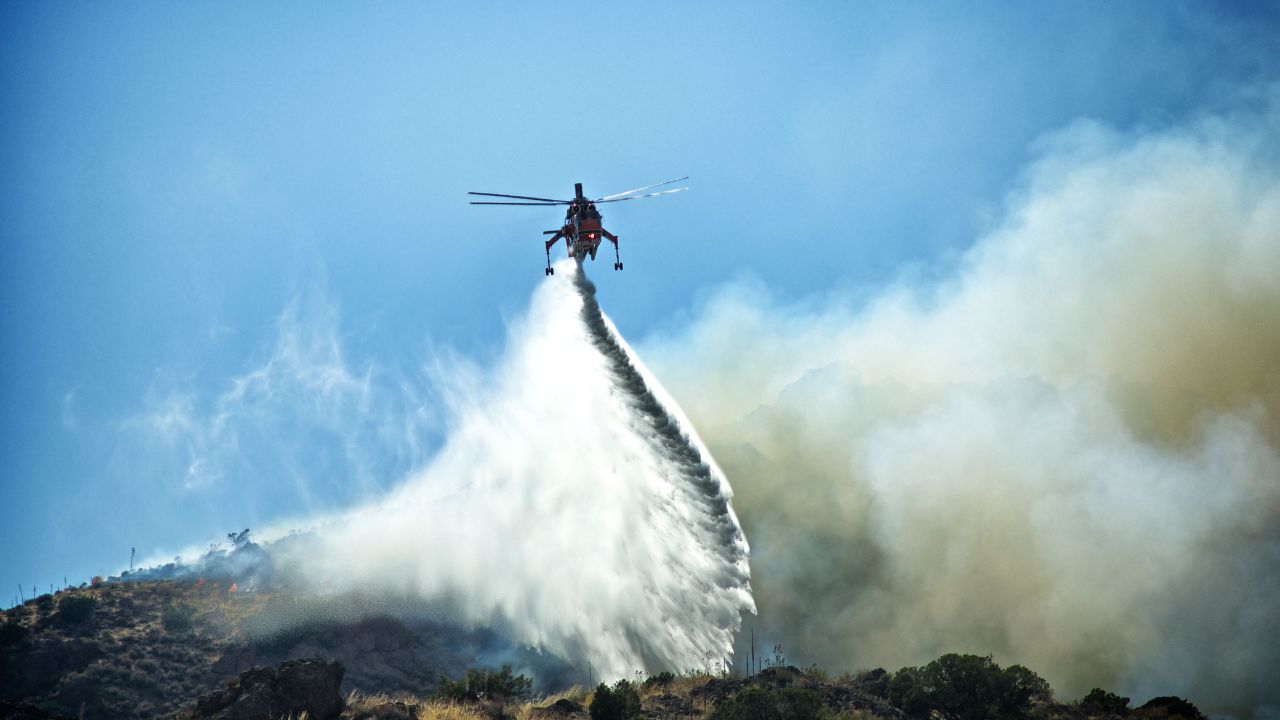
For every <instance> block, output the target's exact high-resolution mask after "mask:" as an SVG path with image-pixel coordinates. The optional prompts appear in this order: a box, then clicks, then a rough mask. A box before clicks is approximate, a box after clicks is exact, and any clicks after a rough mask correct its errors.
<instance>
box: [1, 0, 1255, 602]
mask: <svg viewBox="0 0 1280 720" xmlns="http://www.w3.org/2000/svg"><path fill="white" fill-rule="evenodd" d="M1278 8H1280V5H1277V4H1276V3H1240V4H1233V3H1213V4H1210V3H1170V2H1132V3H1100V2H1099V3H1061V4H1041V3H1019V4H1006V3H990V4H986V3H976V4H966V5H965V6H964V7H963V8H961V7H959V6H955V5H950V4H941V3H939V4H923V3H919V4H905V3H883V4H879V3H810V4H805V5H803V6H799V7H796V6H793V5H791V4H771V5H766V4H744V3H698V4H687V3H645V4H643V5H641V6H633V7H631V6H629V7H624V6H619V5H617V4H536V5H535V4H526V5H516V4H505V3H406V4H401V3H390V2H386V3H366V4H355V3H352V4H327V5H323V6H317V5H314V4H302V3H297V4H288V3H279V4H272V5H270V6H266V5H263V4H261V3H216V4H215V3H205V4H158V3H115V4H73V3H35V2H31V3H10V4H6V5H5V6H4V7H3V9H0V14H2V15H3V25H4V27H5V28H6V32H5V33H4V38H3V40H0V87H2V88H3V90H2V92H3V100H4V102H3V103H2V105H0V138H2V140H0V183H3V185H2V186H0V190H2V193H0V273H2V274H3V278H2V282H0V338H3V342H2V344H0V383H3V397H4V402H3V404H0V508H2V509H0V513H2V518H0V519H2V520H3V522H2V523H0V543H3V546H4V547H5V553H4V556H3V562H2V563H0V587H3V588H7V590H6V591H5V593H3V594H0V600H2V601H3V602H4V603H5V604H7V603H8V602H9V601H10V598H9V594H11V593H13V591H15V590H16V589H17V588H16V586H17V585H18V584H22V585H23V586H24V588H25V587H28V586H30V585H31V584H33V583H37V584H39V585H41V586H43V587H46V589H47V586H48V585H49V584H50V583H59V582H61V580H62V578H63V577H64V576H65V577H67V578H68V579H71V580H73V581H76V580H83V579H85V578H87V577H88V576H89V575H93V574H97V573H101V572H107V571H114V570H118V569H119V568H120V567H121V566H122V565H123V564H125V563H127V560H128V554H129V548H130V547H131V546H136V547H138V552H139V555H142V556H148V555H153V554H156V553H160V552H162V551H167V550H170V549H175V548H179V547H183V546H186V545H190V544H193V543H200V542H202V541H204V540H206V539H208V538H210V537H216V536H217V535H218V534H219V533H221V532H225V531H227V530H232V529H236V528H240V527H244V526H257V525H258V524H261V523H265V522H269V521H270V520H272V519H275V518H280V517H287V516H291V515H294V516H296V515H298V514H301V513H303V512H307V511H311V510H313V509H316V508H321V509H323V508H327V507H333V506H336V505H340V504H342V503H343V502H347V501H350V500H352V499H353V498H355V497H357V496H359V495H361V494H363V493H369V492H376V491H377V490H378V489H379V488H381V487H385V486H387V485H389V484H393V483H394V482H395V480H396V479H397V477H398V476H399V474H400V473H402V472H403V471H404V470H405V469H406V468H407V467H409V466H412V465H413V464H415V463H417V462H420V461H421V459H422V458H423V457H424V456H426V455H428V454H429V453H430V446H431V443H432V442H434V441H435V440H434V439H433V438H435V439H438V438H436V433H438V431H439V428H440V427H441V422H442V421H441V420H440V415H441V414H442V411H439V410H438V404H439V398H438V397H437V396H436V395H434V394H433V393H432V392H431V391H430V390H429V389H422V388H424V387H428V386H429V383H423V384H422V385H418V384H416V383H412V382H411V383H410V384H411V385H413V387H414V388H415V389H414V390H413V391H412V392H408V391H406V392H405V393H404V394H397V393H395V392H392V391H390V390H387V388H388V387H401V388H403V385H402V384H400V383H399V382H398V379H403V378H404V377H416V376H418V375H420V374H421V369H422V368H423V367H424V366H430V365H431V364H432V363H434V362H436V361H437V360H438V359H439V358H440V357H450V358H454V360H451V362H458V363H462V364H466V363H468V362H474V363H479V364H480V365H484V364H486V363H488V362H490V361H491V360H492V359H493V358H494V357H495V355H496V354H497V353H498V352H500V349H501V345H502V342H503V337H504V327H505V323H506V322H507V320H508V319H509V318H511V317H514V316H517V315H518V314H519V313H520V312H522V310H523V308H524V307H525V304H526V302H527V299H528V297H529V294H530V292H531V290H532V288H534V287H535V286H536V285H537V284H538V283H540V282H542V281H543V275H542V263H543V254H542V249H541V247H540V242H541V234H540V232H541V231H542V230H544V229H547V228H551V227H554V226H555V225H556V223H557V221H558V220H559V214H558V212H557V211H556V210H555V209H554V208H537V207H533V208H517V207H510V208H503V207H496V208H483V207H472V206H469V205H467V197H466V195H465V193H466V192H467V191H468V190H483V191H491V192H507V193H521V194H533V195H565V194H567V193H569V192H571V191H572V184H573V183H574V182H575V181H581V182H583V183H584V184H585V185H586V189H587V191H588V193H591V194H596V195H602V194H607V193H612V192H618V191H621V190H624V189H627V188H631V187H636V186H639V185H643V184H647V183H650V182H657V181H659V180H664V179H667V178H670V177H677V176H680V175H690V176H692V177H691V180H690V181H689V184H690V185H691V187H692V190H691V191H690V192H688V193H683V194H679V195H675V196H672V197H666V198H660V199H656V200H647V201H644V202H638V203H620V204H616V205H613V206H610V207H609V208H608V209H607V211H606V213H605V220H606V227H610V228H611V229H612V230H613V232H615V233H617V234H618V235H620V236H621V238H622V242H623V246H622V253H623V259H624V261H625V262H626V265H627V270H626V271H625V272H623V273H618V274H613V273H609V272H608V269H609V264H607V263H605V264H597V265H596V266H594V267H592V268H591V270H590V271H591V272H592V274H593V277H595V278H596V279H597V280H598V282H599V284H600V286H601V299H602V302H603V304H604V306H605V308H606V310H607V311H608V312H609V313H610V315H611V316H612V317H613V318H614V320H615V321H616V322H617V324H618V326H619V327H620V329H621V330H622V332H623V333H624V334H625V335H627V336H628V337H631V338H633V339H636V338H643V337H645V336H646V335H648V334H651V333H654V332H659V331H663V330H665V329H670V328H672V327H677V326H679V325H680V324H681V323H682V322H684V321H685V320H687V318H688V317H689V315H690V313H692V312H694V309H695V308H696V307H697V304H698V302H699V300H700V299H701V298H705V297H706V295H707V293H708V292H709V290H710V289H711V288H714V287H716V286H717V285H720V284H722V283H724V282H726V281H729V280H731V279H734V278H738V277H741V276H743V275H751V276H756V277H758V278H760V279H761V280H762V282H763V283H764V284H765V285H766V286H767V287H769V288H770V289H771V290H772V291H773V292H775V293H777V295H778V296H780V297H785V298H799V299H803V298H811V297H812V298H817V297H821V296H822V294H823V293H826V292H828V291H831V290H837V289H841V290H848V289H851V288H852V289H855V291H856V289H857V288H872V287H875V286H877V285H879V284H883V283H884V282H887V281H888V280H889V278H891V277H894V276H896V275H899V274H901V273H904V272H907V273H912V274H917V275H919V276H921V277H926V278H927V277H929V276H930V275H931V274H932V273H934V272H938V271H939V268H945V267H946V266H947V264H948V262H950V260H952V259H953V258H954V257H955V256H956V254H957V253H959V252H960V251H962V250H963V249H964V248H965V247H967V246H968V244H969V243H971V242H972V240H973V238H974V237H975V236H976V235H977V234H979V233H980V232H981V231H982V230H983V229H984V228H985V227H986V226H987V224H988V223H989V222H990V221H991V218H992V217H993V215H994V214H995V213H997V212H998V211H999V209H1000V207H1001V203H1002V199H1003V197H1004V196H1005V194H1006V193H1007V192H1009V191H1010V190H1011V188H1013V187H1015V186H1016V183H1017V181H1018V177H1019V171H1020V168H1021V167H1023V165H1024V163H1025V162H1026V161H1027V159H1028V157H1029V156H1030V155H1031V153H1032V149H1033V148H1034V146H1035V143H1036V141H1037V139H1039V138H1042V137H1043V136H1045V135H1046V134H1047V133H1052V132H1054V131H1056V130H1058V129H1060V128H1062V127H1064V126H1065V125H1067V124H1069V123H1071V122H1074V121H1076V120H1078V119H1081V118H1088V119H1094V120H1098V121H1101V122H1103V123H1106V124H1108V125H1111V126H1114V127H1117V128H1120V129H1121V130H1141V129H1144V128H1159V127H1162V126H1165V125H1170V124H1176V123H1179V122H1181V121H1183V120H1185V119H1186V118H1187V117H1188V116H1192V115H1195V114H1198V113H1202V112H1206V111H1212V110H1219V109H1223V108H1229V107H1230V105H1231V103H1232V102H1234V101H1235V99H1236V97H1237V94H1238V93H1239V92H1240V91H1241V89H1242V88H1245V89H1247V88H1249V87H1251V86H1256V85H1257V84H1260V83H1269V82H1275V80H1276V79H1277V77H1276V76H1277V74H1280V50H1277V48H1280V43H1277V42H1276V39H1277V37H1280V10H1278ZM332 338H338V339H339V340H340V349H335V347H332V346H330V345H327V344H326V343H327V342H328V340H329V339H332ZM291 339H292V340H291ZM292 341H296V342H293V344H292V345H291V344H290V342H292ZM290 348H292V350H291V349H290ZM294 351H297V352H300V353H301V354H302V355H303V356H305V357H307V358H311V359H315V358H316V357H320V358H328V359H329V360H330V361H331V362H329V363H328V364H327V365H325V367H328V368H329V370H331V371H333V373H332V374H330V375H326V376H324V378H322V379H321V380H320V381H319V382H320V383H321V384H320V385H316V384H314V383H311V384H309V383H308V382H301V381H296V378H295V382H294V383H293V384H292V385H290V386H289V387H290V390H289V392H290V393H292V394H290V395H288V396H287V397H288V398H292V400H298V399H299V398H304V399H305V398H306V397H308V395H307V393H308V392H311V391H314V390H315V388H316V387H321V388H323V393H322V394H325V397H327V398H330V399H333V398H337V399H336V400H334V401H333V404H331V405H326V406H324V408H323V412H319V413H316V412H313V410H314V407H311V406H308V405H307V404H306V403H305V402H303V401H298V402H296V403H294V404H292V405H290V404H289V402H291V401H285V400H280V399H279V398H280V397H281V396H280V395H278V394H273V393H276V390H275V389H272V390H270V391H269V392H268V391H262V393H261V395H262V398H265V399H262V398H260V400H261V402H262V403H265V405H264V404H259V405H258V406H257V407H258V408H259V409H260V410H261V409H262V408H264V407H266V408H268V409H266V410H262V412H261V414H258V415H254V416H253V417H252V419H251V420H252V421H251V422H250V421H246V422H247V423H248V425H246V426H245V427H251V428H252V429H254V430H255V431H254V432H250V431H249V430H244V429H242V430H241V431H240V432H239V433H237V434H236V435H235V439H236V441H237V442H239V443H240V446H239V447H238V449H237V451H236V455H235V457H236V460H235V462H234V463H230V464H226V465H224V466H223V467H222V472H221V473H219V474H217V475H216V476H210V477H209V478H205V480H199V478H197V479H196V480H194V481H193V480H192V477H193V476H192V473H191V470H192V468H191V465H192V461H191V459H192V458H193V457H197V455H198V454H199V453H198V452H197V451H196V450H193V449H192V448H191V447H190V446H191V445H193V444H195V445H200V446H201V447H202V448H205V449H207V447H206V446H208V445H212V444H216V443H219V442H222V441H225V440H226V439H227V437H228V436H227V435H226V434H225V433H223V434H219V431H216V430H208V429H205V430H202V431H201V432H199V433H192V432H179V433H177V434H173V435H170V436H168V441H167V442H168V444H166V443H165V442H157V441H156V439H155V438H154V437H146V436H147V433H149V432H150V433H152V434H154V431H155V430H156V428H157V427H160V426H158V425H157V424H156V422H155V419H156V418H157V417H161V416H164V417H168V418H170V419H171V420H172V421H173V422H176V423H179V424H180V423H181V422H186V421H188V420H189V417H188V416H192V415H194V416H198V417H201V418H203V419H204V422H205V425H206V426H209V427H212V425H211V424H210V423H212V421H214V420H216V418H217V417H218V415H219V408H220V407H222V408H224V409H225V406H226V403H227V402H229V401H227V398H228V397H229V396H233V395H235V394H236V392H237V388H248V389H247V390H244V391H243V392H241V395H239V396H236V397H243V396H244V395H245V393H249V394H252V393H253V392H254V390H253V388H254V387H257V386H254V385H253V383H252V382H251V381H246V378H253V377H258V378H264V377H273V375H272V373H273V372H281V370H280V369H281V368H288V367H292V366H290V364H289V363H290V362H291V358H293V359H296V353H294ZM291 353H294V354H291ZM264 368H267V369H268V372H266V373H265V374H262V375H254V373H255V372H256V371H258V370H262V369H264ZM237 383H239V384H237ZM272 387H273V388H274V387H275V386H272ZM335 388H336V389H335ZM267 396H270V397H267ZM406 398H408V399H406ZM220 403H221V405H220ZM272 403H274V404H272ZM362 403H363V404H362ZM370 408H373V409H374V411H372V412H371V411H370ZM379 408H383V409H386V412H387V416H390V415H394V416H395V417H401V418H404V417H411V418H416V419H414V420H411V421H408V425H407V426H406V427H408V428H409V429H408V430H405V432H404V433H403V434H402V436H399V437H396V438H391V439H389V434H388V432H387V431H386V428H384V427H382V426H380V425H379V424H378V423H377V422H376V421H375V420H372V419H367V418H371V417H373V416H376V415H378V409H379ZM166 409H169V410H172V412H170V413H169V414H168V415H165V410H166ZM353 416H358V417H360V418H366V419H365V420H355V421H352V420H351V417H353ZM317 418H319V419H317ZM140 428H142V429H140ZM147 428H149V430H148V429H147ZM161 429H162V430H163V428H161ZM169 429H170V430H172V429H173V428H172V427H170V428H169ZM180 429H181V428H180ZM403 435H412V436H413V437H414V438H415V439H414V440H412V441H411V440H407V439H405V437H404V436H403ZM335 436H341V437H342V438H344V439H345V440H346V441H349V442H348V444H347V445H346V446H344V447H345V450H343V451H341V452H339V451H332V450H331V449H326V448H331V447H332V442H330V441H331V440H332V439H333V437H335ZM175 438H176V440H175ZM193 438H194V439H193ZM183 444H185V445H186V447H178V445H183ZM197 450H199V448H197ZM330 453H331V454H330ZM197 475H198V473H197ZM303 475H305V477H302V476H303ZM282 476H290V477H291V478H292V479H291V481H289V482H281V481H279V478H280V477H282Z"/></svg>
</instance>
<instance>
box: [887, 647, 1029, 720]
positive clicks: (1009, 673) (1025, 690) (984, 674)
mask: <svg viewBox="0 0 1280 720" xmlns="http://www.w3.org/2000/svg"><path fill="white" fill-rule="evenodd" d="M888 692H889V701H890V702H892V703H893V704H894V705H897V706H898V707H899V708H900V709H901V710H902V711H903V712H904V713H906V714H907V715H908V716H909V717H916V718H926V717H929V716H930V715H931V714H932V713H935V712H936V713H937V714H939V715H941V716H942V717H943V718H946V720H987V719H994V720H1020V719H1021V718H1025V717H1027V716H1028V714H1029V712H1030V710H1031V705H1032V703H1033V702H1035V701H1041V702H1043V701H1047V700H1049V699H1050V698H1051V697H1052V691H1051V690H1050V688H1049V683H1047V682H1045V680H1044V678H1042V677H1040V676H1039V675H1037V674H1035V673H1034V672H1032V671H1030V670H1028V669H1027V668H1025V667H1023V666H1021V665H1013V666H1010V667H1009V668H1007V669H1004V670H1001V669H1000V666H999V665H997V664H996V663H995V661H994V660H992V659H991V658H990V657H981V656H978V655H960V654H956V653H950V654H947V655H943V656H942V657H940V658H938V659H937V660H934V661H933V662H931V663H929V664H928V665H925V666H924V667H923V668H903V669H902V670H899V671H898V672H897V674H895V675H894V677H893V680H892V681H890V683H889V691H888Z"/></svg>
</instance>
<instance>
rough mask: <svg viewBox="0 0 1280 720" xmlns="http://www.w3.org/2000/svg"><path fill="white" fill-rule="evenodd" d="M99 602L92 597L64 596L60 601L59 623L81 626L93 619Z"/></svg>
mask: <svg viewBox="0 0 1280 720" xmlns="http://www.w3.org/2000/svg"><path fill="white" fill-rule="evenodd" d="M97 605H98V601H97V599H96V598H94V597H93V596H92V595H64V596H62V598H60V599H59V600H58V614H57V618H58V622H60V623H62V624H64V625H80V624H83V623H86V622H88V621H89V620H90V619H92V618H93V610H94V608H95V607H97Z"/></svg>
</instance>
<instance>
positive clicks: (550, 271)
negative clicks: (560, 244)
mask: <svg viewBox="0 0 1280 720" xmlns="http://www.w3.org/2000/svg"><path fill="white" fill-rule="evenodd" d="M552 242H554V240H553V241H552ZM555 274H556V269H555V268H553V267H551V243H547V270H546V272H544V273H543V276H544V277H549V276H551V275H555Z"/></svg>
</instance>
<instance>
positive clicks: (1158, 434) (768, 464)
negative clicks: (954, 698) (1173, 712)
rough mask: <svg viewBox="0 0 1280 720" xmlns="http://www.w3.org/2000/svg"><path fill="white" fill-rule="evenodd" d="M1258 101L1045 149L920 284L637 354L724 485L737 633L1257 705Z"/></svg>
mask: <svg viewBox="0 0 1280 720" xmlns="http://www.w3.org/2000/svg"><path fill="white" fill-rule="evenodd" d="M1261 106H1262V107H1261V109H1259V108H1258V107H1256V106H1255V107H1254V108H1252V109H1250V110H1248V111H1242V112H1241V113H1240V114H1238V115H1235V116H1230V117H1223V116H1219V117H1208V118H1204V119H1201V120H1199V121H1197V122H1195V123H1192V124H1190V125H1189V126H1187V127H1181V128H1177V129H1171V130H1164V131H1161V132H1152V133H1146V134H1131V135H1126V134H1123V133H1120V132H1117V131H1113V130H1109V129H1107V128H1104V127H1100V126H1098V125H1096V124H1092V123H1080V124H1078V125H1075V126H1073V127H1070V128H1068V129H1066V130H1065V131H1063V132H1061V133H1059V134H1057V135H1055V136H1054V137H1052V138H1049V139H1048V140H1046V141H1044V143H1043V144H1042V145H1041V147H1040V148H1039V153H1040V159H1039V160H1037V161H1036V162H1035V163H1034V164H1033V165H1032V166H1031V167H1030V168H1029V170H1028V171H1027V173H1026V175H1025V177H1024V179H1023V181H1022V182H1021V183H1020V185H1019V187H1018V189H1017V190H1016V192H1014V193H1013V194H1012V195H1011V197H1010V198H1009V201H1008V204H1007V208H1006V210H1005V213H1004V216H1003V219H1002V220H1001V221H1000V222H999V223H998V224H997V225H996V226H995V228H994V229H993V230H992V231H991V232H990V233H989V234H988V235H986V236H985V237H983V238H982V239H980V240H979V241H978V242H977V243H976V244H975V245H974V246H973V248H972V249H971V250H970V251H969V252H968V253H967V254H966V255H965V256H964V257H963V259H962V261H961V262H960V263H959V264H958V267H956V268H955V269H954V271H953V272H951V273H950V275H949V276H948V279H946V280H945V281H943V282H940V283H937V284H936V285H933V286H930V287H919V286H914V287H913V286H911V285H909V284H908V283H906V282H900V283H896V284H895V285H893V286H892V287H889V288H887V289H885V290H884V291H883V292H881V293H880V294H879V295H878V296H875V297H873V298H872V299H871V301H870V302H865V303H861V304H858V303H855V302H853V301H850V300H846V299H843V298H840V297H835V298H827V299H825V302H824V309H822V310H814V309H813V307H812V304H811V303H810V304H800V303H793V304H790V305H788V304H787V303H783V302H778V301H773V300H771V299H770V294H769V292H768V289H767V288H764V287H762V286H761V285H760V284H759V283H751V282H744V283H740V284H738V285H735V286H733V287H729V288H726V289H724V290H723V291H722V292H720V293H719V294H718V295H717V296H715V297H714V299H712V300H711V301H709V303H708V304H707V305H706V306H705V307H704V308H703V309H702V310H701V311H700V313H699V315H697V317H696V320H695V321H693V322H692V323H690V324H689V325H688V326H687V327H683V328H681V329H679V331H678V332H672V333H669V334H667V335H665V336H661V337H655V338H651V339H650V340H649V341H648V342H646V343H645V345H644V352H645V355H646V357H647V358H649V359H650V361H651V362H652V363H653V364H654V367H655V368H656V370H657V372H658V373H659V374H660V375H661V376H662V377H663V379H664V381H665V382H666V383H667V384H668V386H669V387H671V388H672V390H673V392H674V394H675V395H676V396H677V397H680V398H681V399H682V401H683V402H684V403H685V407H686V409H687V410H688V411H689V412H690V416H691V417H692V418H693V420H694V421H695V422H696V423H697V425H698V427H699V428H700V429H701V431H702V433H703V437H705V438H706V439H707V440H708V442H709V445H710V447H711V448H712V450H713V451H714V452H715V454H716V456H717V457H718V458H719V459H720V461H721V462H722V463H723V466H724V467H725V469H726V471H727V472H728V473H729V476H730V477H731V478H733V481H734V486H735V489H736V491H737V493H738V495H737V499H736V500H735V506H736V508H737V510H738V512H739V513H740V514H741V517H742V519H743V525H744V527H745V529H746V531H747V534H748V536H749V537H750V538H751V539H752V544H753V557H752V565H753V569H754V573H755V574H754V579H753V587H754V591H755V598H756V601H757V602H758V603H759V606H760V611H761V623H762V625H763V627H762V630H763V631H764V632H765V633H767V634H770V635H771V636H772V637H774V638H777V639H779V640H780V641H784V642H787V643H789V648H790V650H791V653H792V654H793V655H794V656H798V657H802V658H803V659H805V660H815V661H819V662H823V663H826V664H831V665H836V666H846V667H856V666H859V665H862V666H866V665H884V666H887V667H890V668H893V667H898V666H901V665H906V664H917V663H921V662H925V661H928V660H930V659H932V658H934V657H937V656H938V655H939V654H940V653H943V652H948V651H961V652H975V653H979V654H986V653H994V654H996V655H997V656H998V658H999V659H1000V660H1002V661H1005V662H1020V663H1024V664H1026V665H1028V666H1030V667H1032V668H1034V669H1036V670H1038V671H1041V672H1043V673H1045V675H1046V677H1047V679H1049V680H1050V682H1051V683H1052V684H1053V685H1054V687H1055V688H1057V689H1058V690H1059V692H1060V693H1061V694H1062V695H1063V696H1064V697H1067V698H1071V697H1079V695H1081V694H1083V692H1084V691H1086V690H1088V689H1089V688H1090V687H1093V686H1095V685H1096V686H1103V687H1110V688H1114V689H1117V690H1120V691H1122V692H1124V693H1125V694H1128V695H1132V696H1133V697H1134V698H1135V699H1138V698H1143V697H1144V696H1145V697H1150V696H1151V695H1153V694H1168V693H1179V694H1184V695H1187V696H1189V697H1191V698H1192V699H1193V700H1194V701H1196V702H1199V703H1201V704H1202V705H1204V706H1207V707H1210V708H1213V709H1215V710H1219V711H1232V712H1239V713H1250V712H1263V711H1264V709H1265V708H1268V707H1269V708H1270V709H1271V710H1274V709H1275V706H1276V705H1277V704H1280V685H1277V684H1276V683H1275V682H1274V681H1275V678H1277V677H1280V142H1278V141H1277V138H1280V96H1277V94H1276V93H1275V92H1270V93H1268V94H1266V97H1265V99H1263V100H1262V101H1261ZM762 299H764V300H763V301H762ZM1265 711H1268V712H1269V711H1270V710H1265Z"/></svg>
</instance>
